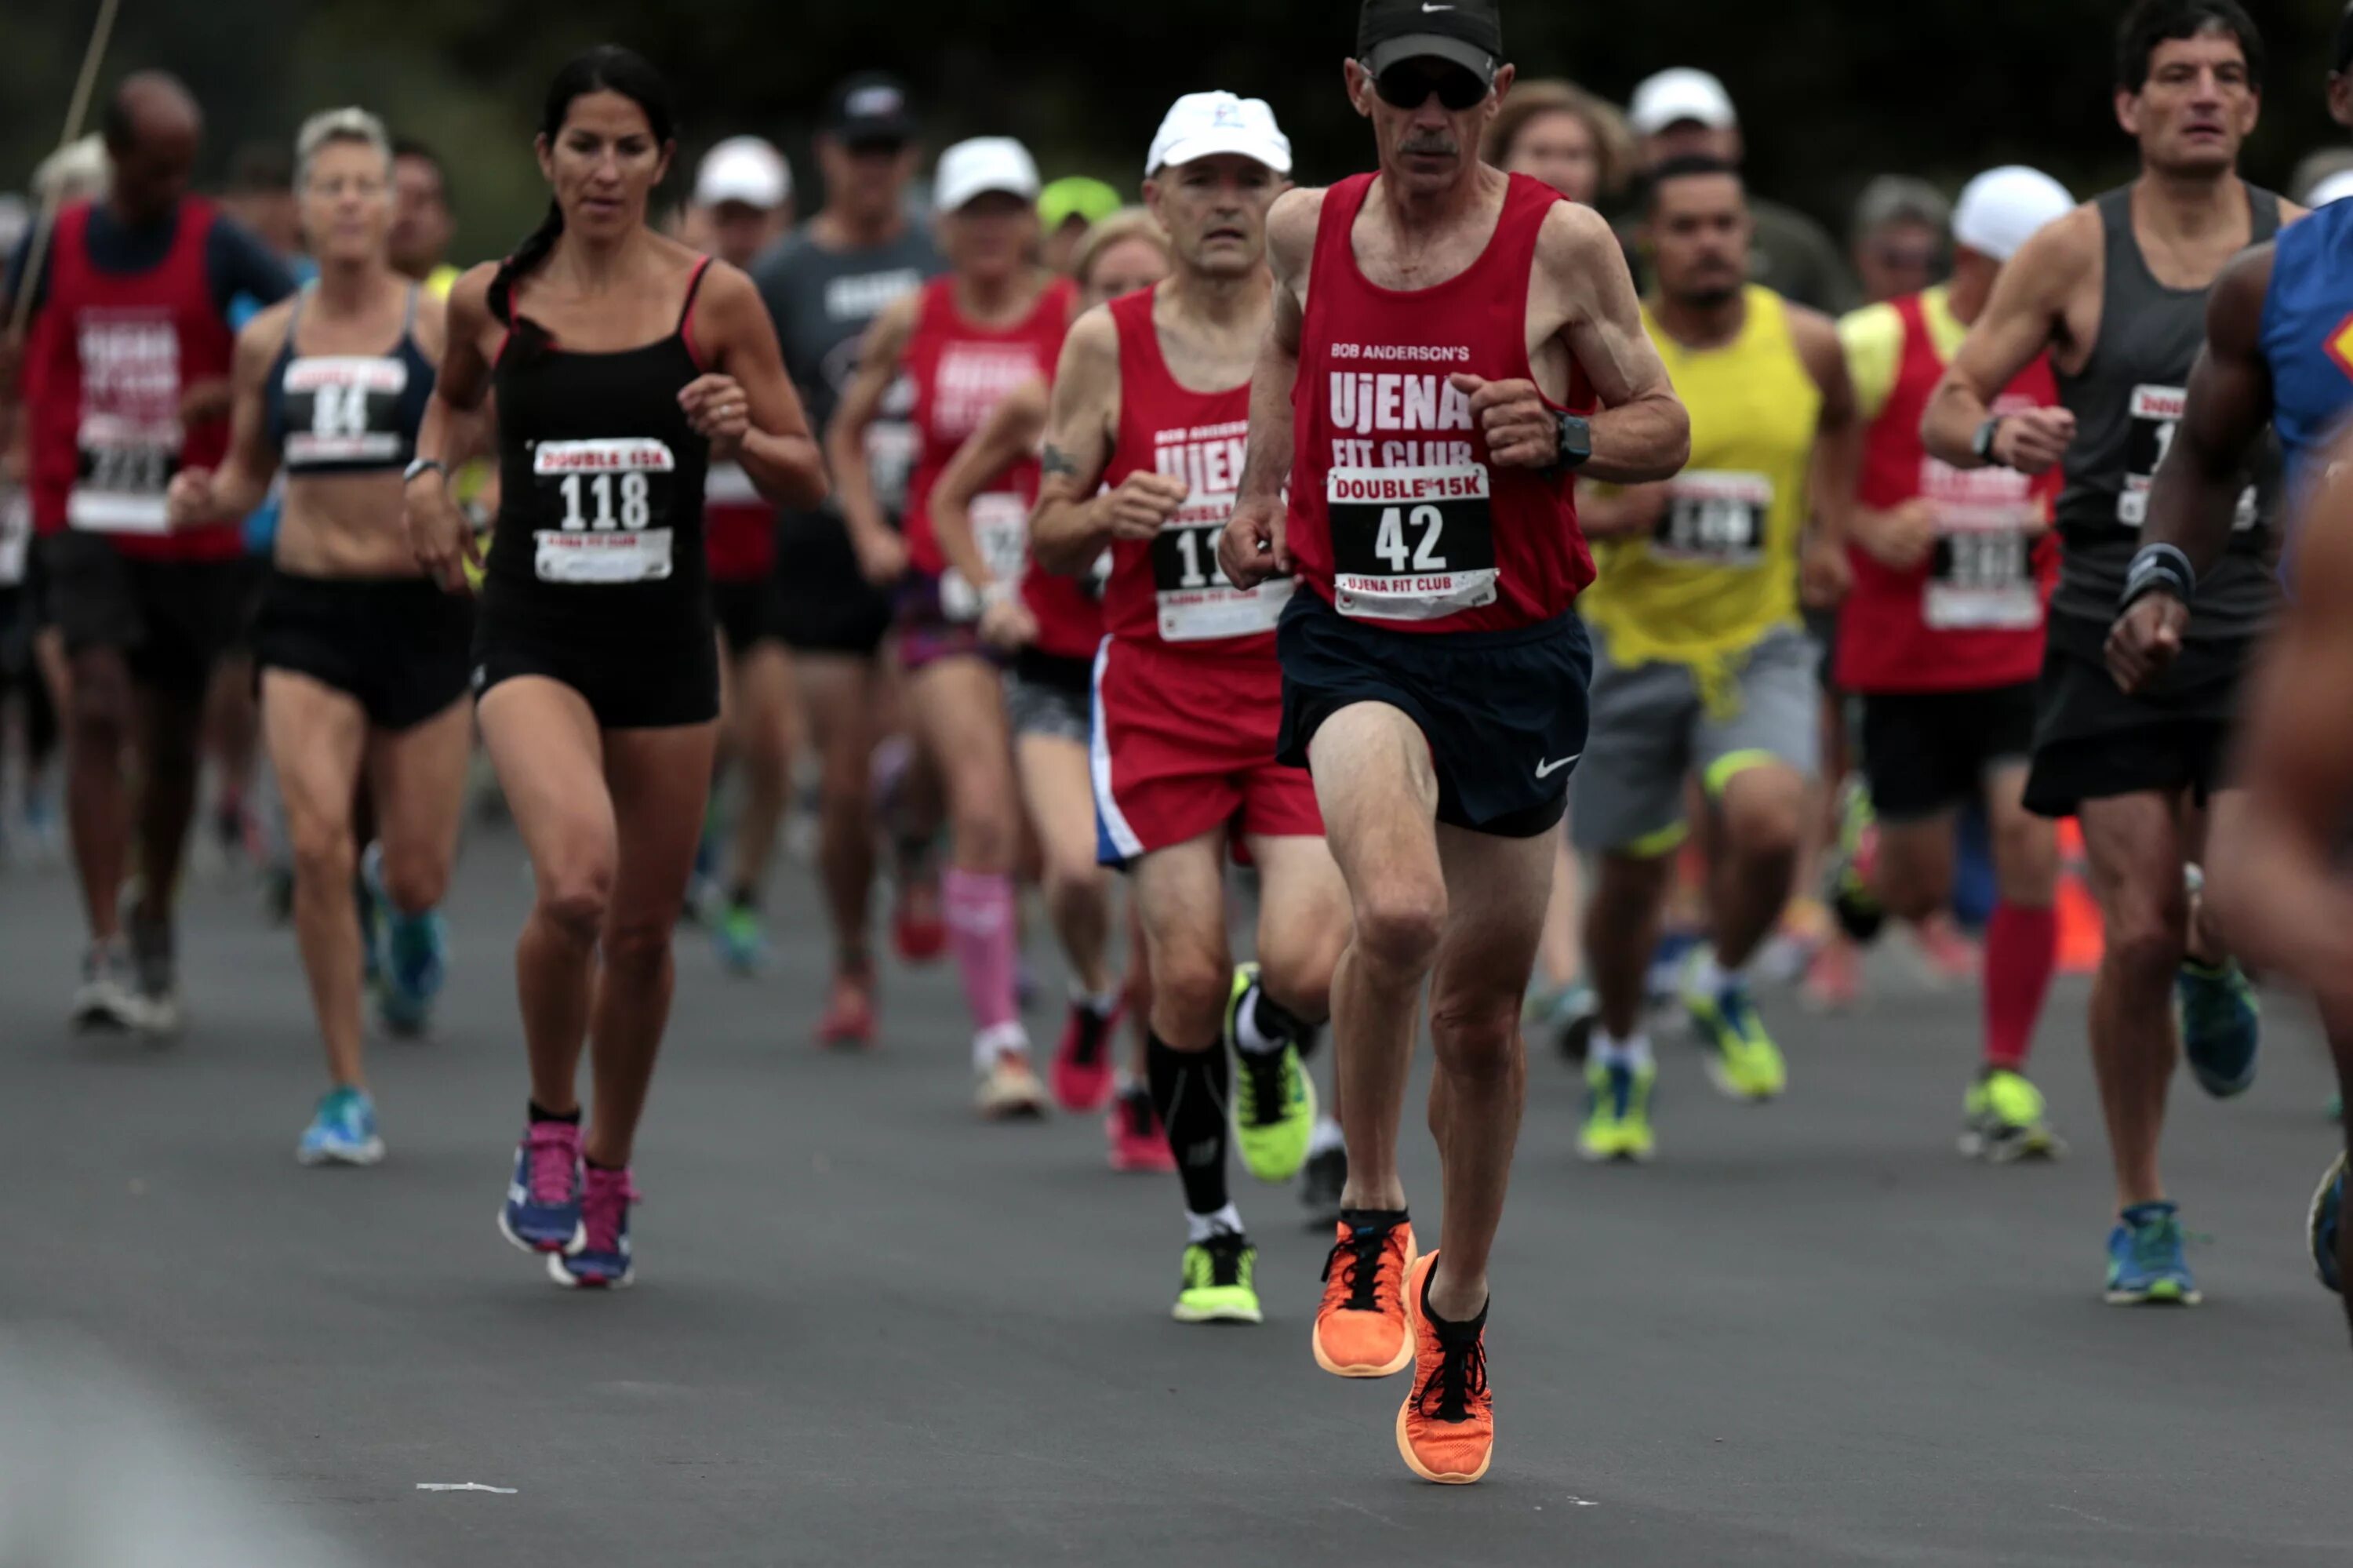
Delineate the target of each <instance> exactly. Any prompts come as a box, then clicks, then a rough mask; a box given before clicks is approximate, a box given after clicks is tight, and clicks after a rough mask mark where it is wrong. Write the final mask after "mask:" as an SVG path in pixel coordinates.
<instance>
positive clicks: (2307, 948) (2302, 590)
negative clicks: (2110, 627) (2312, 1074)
mask: <svg viewBox="0 0 2353 1568" xmlns="http://www.w3.org/2000/svg"><path fill="white" fill-rule="evenodd" d="M2332 456H2333V458H2334V460H2335V461H2332V462H2331V463H2330V465H2329V466H2328V468H2327V471H2326V474H2325V476H2324V477H2323V478H2322V480H2321V481H2320V482H2319V484H2318V485H2317V486H2316V488H2315V490H2314V492H2313V494H2312V498H2311V501H2310V503H2309V504H2308V505H2307V507H2306V511H2305V514H2304V516H2303V518H2302V519H2301V529H2302V532H2301V534H2300V535H2299V539H2298V544H2297V549H2296V566H2295V592H2294V594H2293V595H2292V596H2291V597H2290V599H2289V600H2288V607H2287V611H2286V615H2285V619H2284V622H2283V623H2282V625H2281V626H2280V629H2279V633H2278V635H2277V637H2276V638H2275V639H2274V641H2273V643H2272V646H2271V649H2270V652H2268V653H2267V654H2266V655H2265V656H2264V657H2263V661H2262V664H2261V666H2260V668H2259V670H2258V672H2257V674H2256V676H2255V679H2254V680H2253V683H2252V685H2253V690H2252V692H2251V694H2250V695H2251V699H2252V700H2251V704H2250V706H2249V708H2248V710H2247V711H2248V712H2249V713H2250V715H2251V716H2250V718H2249V721H2248V724H2247V728H2246V731H2245V734H2244V736H2243V746H2244V748H2245V749H2244V753H2243V757H2242V762H2243V767H2242V783H2243V784H2244V785H2245V787H2246V798H2245V800H2244V802H2243V804H2242V808H2241V810H2237V811H2235V812H2225V813H2221V814H2220V815H2218V816H2217V818H2216V819H2215V828H2216V835H2217V837H2218V838H2219V839H2220V840H2221V842H2218V843H2216V844H2214V845H2212V846H2210V849H2209V852H2208V854H2207V856H2206V864H2207V868H2208V869H2207V895H2208V896H2209V897H2211V898H2212V899H2213V900H2214V902H2215V909H2216V912H2217V913H2218V914H2220V915H2221V917H2222V920H2223V922H2224V928H2225V929H2226V930H2228V931H2229V933H2230V938H2231V944H2232V948H2234V949H2235V950H2236V951H2237V952H2238V953H2239V954H2240V955H2241V957H2242V958H2244V959H2248V960H2250V961H2251V962H2253V963H2254V964H2259V965H2262V966H2263V967H2264V968H2267V969H2279V970H2282V971H2284V972H2285V973H2286V974H2288V975H2290V976H2292V977H2293V978H2295V980H2299V981H2301V982H2302V983H2304V984H2306V985H2308V986H2310V987H2312V988H2313V989H2314V991H2316V992H2317V993H2318V994H2319V996H2320V998H2321V1000H2322V1003H2323V1006H2324V1008H2332V1007H2333V1009H2334V1011H2335V1012H2336V1013H2337V1018H2338V1019H2340V1020H2341V1019H2344V1018H2345V1017H2346V1016H2347V1009H2348V1003H2353V882H2348V879H2347V878H2346V875H2345V874H2344V871H2343V869H2342V868H2343V865H2344V861H2343V855H2342V853H2341V852H2342V849H2343V846H2344V843H2345V831H2346V828H2347V826H2348V821H2353V726H2348V725H2347V724H2346V723H2345V722H2344V714H2345V684H2346V682H2347V680H2348V678H2353V468H2348V460H2353V443H2348V442H2344V441H2340V442H2339V443H2338V444H2337V449H2336V450H2335V452H2334V453H2333V454H2332Z"/></svg>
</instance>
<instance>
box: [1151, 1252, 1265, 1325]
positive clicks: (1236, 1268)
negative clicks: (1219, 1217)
mask: <svg viewBox="0 0 2353 1568" xmlns="http://www.w3.org/2000/svg"><path fill="white" fill-rule="evenodd" d="M1257 1272H1258V1248H1256V1247H1254V1246H1252V1245H1250V1241H1249V1239H1248V1238H1247V1237H1244V1236H1241V1235H1239V1234H1235V1233H1234V1232H1232V1231H1215V1232H1212V1233H1211V1234H1210V1235H1209V1239H1208V1241H1202V1242H1195V1243H1193V1244H1192V1245H1189V1246H1187V1247H1186V1249H1185V1288H1184V1289H1182V1290H1179V1291H1178V1292H1177V1293H1176V1306H1175V1307H1174V1308H1171V1309H1170V1315H1171V1316H1172V1317H1174V1318H1175V1319H1176V1320H1177V1321H1178V1322H1179V1323H1261V1322H1264V1321H1265V1320H1266V1319H1265V1315H1264V1314H1263V1313H1261V1311H1260V1310H1259V1306H1258V1290H1257V1288H1256V1287H1255V1286H1254V1285H1253V1284H1252V1277H1253V1276H1255V1275H1256V1274H1257Z"/></svg>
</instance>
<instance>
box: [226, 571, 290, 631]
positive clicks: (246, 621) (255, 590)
mask: <svg viewBox="0 0 2353 1568" xmlns="http://www.w3.org/2000/svg"><path fill="white" fill-rule="evenodd" d="M237 568H238V587H237V630H236V633H235V635H233V636H232V637H230V639H229V642H228V646H229V652H232V653H249V652H252V651H253V647H254V641H253V640H254V638H255V636H256V635H257V633H258V629H259V626H260V624H261V606H262V601H263V600H265V599H268V598H269V583H270V579H271V578H273V577H276V576H277V575H278V568H277V567H276V566H274V565H273V564H272V563H271V561H270V559H269V556H245V557H244V558H243V559H241V560H239V561H238V562H237Z"/></svg>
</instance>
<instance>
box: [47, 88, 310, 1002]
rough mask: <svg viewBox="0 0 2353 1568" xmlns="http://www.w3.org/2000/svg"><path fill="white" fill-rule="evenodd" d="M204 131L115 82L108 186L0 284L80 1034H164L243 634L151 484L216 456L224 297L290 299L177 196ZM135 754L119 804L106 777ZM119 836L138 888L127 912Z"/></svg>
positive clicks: (224, 361) (214, 544) (186, 102)
mask: <svg viewBox="0 0 2353 1568" xmlns="http://www.w3.org/2000/svg"><path fill="white" fill-rule="evenodd" d="M203 126H204V120H203V115H202V114H201V112H200V111H198V109H197V107H196V104H195V100H194V99H192V98H191V97H190V96H189V95H188V90H187V89H186V88H185V87H183V86H182V85H181V84H180V83H179V82H178V81H176V80H174V79H172V78H171V77H168V76H165V75H164V74H162V73H161V72H156V71H140V72H136V73H134V74H132V76H130V77H128V78H126V79H124V80H123V83H122V85H121V87H120V88H119V89H117V90H116V92H115V96H114V99H113V101H112V102H111V105H110V106H109V107H108V110H107V112H106V143H107V151H108V154H109V163H110V173H109V175H108V190H107V195H106V196H105V197H104V198H103V199H102V200H100V201H97V202H88V203H81V204H78V205H75V206H72V207H67V208H66V209H65V210H64V211H63V212H61V213H59V214H58V222H57V228H56V230H55V232H54V235H53V237H52V240H53V242H52V243H51V245H50V246H49V248H48V249H47V252H46V254H45V255H44V257H43V260H42V270H41V271H40V273H39V274H38V275H37V276H36V277H33V278H26V277H23V276H21V274H20V273H19V275H12V277H11V278H10V280H9V284H8V287H7V289H6V290H5V291H0V292H5V293H6V294H9V295H14V294H16V293H17V292H19V291H22V292H24V293H26V294H27V295H28V296H29V297H30V300H31V302H32V308H33V314H32V325H31V331H30V334H29V337H28V340H27V342H26V344H25V351H24V352H25V361H24V364H25V400H26V408H27V410H28V412H29V414H30V418H31V426H30V438H31V440H30V455H31V459H32V483H31V490H32V498H33V527H34V530H35V532H36V533H37V535H39V544H38V548H39V550H40V553H41V565H42V568H43V570H44V571H45V572H46V574H47V580H48V583H49V590H48V591H49V600H50V604H51V606H52V608H53V609H54V611H55V614H56V617H57V621H58V630H60V631H61V632H63V634H64V636H65V643H66V652H67V656H68V657H69V660H70V661H71V663H72V668H73V703H72V706H71V711H70V712H69V715H67V721H68V726H69V728H68V736H69V740H68V745H67V749H66V758H67V774H68V806H69V810H68V817H69V826H70V828H71V830H72V835H73V850H74V868H75V871H76V872H77V874H79V878H80V882H81V889H82V903H83V907H84V909H85V910H86V911H87V914H88V917H89V922H90V948H89V951H88V954H87V955H86V956H85V958H84V959H83V961H82V978H81V986H80V989H79V991H77V992H76V994H75V998H74V1012H73V1016H74V1021H75V1022H76V1023H77V1024H78V1025H80V1026H83V1027H90V1026H98V1027H114V1028H121V1027H130V1028H136V1029H141V1030H144V1031H148V1032H151V1033H171V1032H172V1031H174V1029H176V1028H177V1027H178V1023H179V1001H178V981H177V978H176V974H175V969H174V961H173V930H172V906H173V901H174V895H175V892H176V890H177V887H178V885H179V877H180V866H181V861H182V852H183V850H184V849H185V845H186V843H187V832H188V823H189V820H190V818H191V817H192V816H193V815H194V813H195V796H196V773H197V750H196V743H197V734H198V729H199V726H200V724H201V721H202V718H203V713H204V699H205V694H206V688H207V686H208V684H209V683H210V680H211V675H212V671H213V666H214V664H215V663H216V662H217V661H218V660H219V658H220V655H221V652H222V651H223V650H224V649H225V648H227V645H228V644H229V643H230V642H231V641H233V640H234V639H235V638H236V637H237V634H238V632H239V630H241V623H242V620H243V616H244V604H245V586H244V585H245V581H246V579H245V577H244V575H243V572H242V567H243V561H242V557H243V556H244V553H245V545H244V540H243V537H242V535H241V533H240V531H239V529H238V526H237V524H235V523H224V524H205V525H201V526H195V527H188V528H180V529H174V528H172V527H170V525H169V520H168V518H167V516H166V514H165V510H164V489H165V486H166V485H167V484H168V483H169V482H170V480H171V477H172V474H173V473H174V471H176V470H177V469H178V468H180V467H181V466H183V465H186V466H190V467H213V466H216V465H217V464H218V463H219V461H220V460H221V457H222V454H223V453H225V452H226V451H227V450H228V418H227V415H228V406H229V391H228V387H229V369H230V366H231V363H232V360H233V358H234V355H235V348H236V338H235V336H234V334H232V333H231V332H230V330H229V324H228V313H229V307H230V302H231V301H232V300H233V299H235V298H236V297H237V295H238V294H240V293H248V294H251V295H252V296H253V297H254V298H255V299H256V300H257V301H258V302H260V303H262V304H265V305H266V304H271V303H274V302H277V301H278V300H280V299H282V298H284V297H285V296H286V295H288V294H290V293H291V292H293V289H294V282H293V280H292V279H291V278H290V277H289V276H287V273H286V269H285V268H284V266H283V265H281V264H280V262H279V261H278V260H276V259H275V258H274V257H272V256H271V255H270V254H269V252H268V251H267V250H265V249H262V247H261V245H260V243H259V241H258V240H256V239H255V238H253V237H252V236H251V235H250V234H248V233H247V232H246V231H245V230H244V229H242V228H237V225H235V224H233V223H231V222H230V221H229V220H228V219H227V217H223V216H222V215H221V214H220V213H219V212H218V211H217V210H216V208H214V207H213V206H212V205H211V204H210V203H208V202H206V201H204V200H203V199H201V198H199V197H196V196H190V195H189V194H188V179H189V175H190V173H191V171H192V170H193V169H194V167H195V160H196V150H197V144H198V141H199V139H200V137H201V135H202V132H203ZM24 265H25V253H24V252H19V255H18V259H17V262H16V267H17V268H18V269H19V270H21V269H22V268H23V266H24ZM0 379H5V373H0ZM133 752H135V753H136V754H137V756H138V758H139V773H140V776H141V787H140V789H139V790H138V792H137V796H136V803H135V805H134V802H133V796H132V790H131V789H130V786H129V785H128V783H127V782H126V772H125V768H124V766H123V765H124V762H125V760H126V758H128V756H129V755H130V754H132V753H133ZM133 842H136V844H137V846H138V853H137V857H136V858H137V863H138V870H139V896H138V899H137V901H136V902H135V903H134V904H133V905H132V906H131V907H130V908H129V909H128V910H125V909H124V908H123V907H122V905H121V892H120V890H121V887H122V885H123V883H124V880H125V877H126V875H127V874H128V873H129V872H130V870H131V867H132V858H133V857H132V844H133Z"/></svg>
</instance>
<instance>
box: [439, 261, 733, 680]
mask: <svg viewBox="0 0 2353 1568" xmlns="http://www.w3.org/2000/svg"><path fill="white" fill-rule="evenodd" d="M708 266H709V262H708V261H707V260H706V261H704V262H702V264H700V265H698V266H697V267H696V268H695V270H694V276H693V279H692V280H691V281H690V282H689V283H688V284H687V290H686V304H685V306H684V307H683V308H682V309H681V311H680V313H679V320H678V326H677V328H676V329H675V330H674V331H672V332H671V334H670V335H669V336H668V337H665V338H663V339H661V340H660V341H659V342H658V343H650V344H646V345H645V346H643V347H641V348H626V349H621V350H618V351H617V352H614V353H609V354H583V353H575V352H572V351H569V350H566V349H565V348H564V347H562V346H561V344H557V343H555V342H554V341H553V340H552V339H550V338H548V337H547V336H546V335H545V334H544V333H543V331H542V330H541V329H539V328H537V327H536V326H535V325H533V324H532V323H529V322H527V321H522V322H518V321H516V320H514V319H513V315H512V309H513V307H512V302H511V301H509V300H494V301H493V302H492V309H493V311H494V312H495V313H497V314H498V316H499V317H500V319H501V320H502V321H506V322H508V323H509V325H510V327H511V328H512V330H511V332H510V333H509V335H508V338H507V343H506V346H505V347H504V348H503V349H502V350H501V352H500V355H499V361H498V364H497V366H495V367H494V368H493V370H492V372H491V381H492V384H493V386H494V387H495V388H496V390H497V393H498V408H499V516H498V526H497V531H496V533H495V534H494V535H492V537H491V553H490V558H489V560H488V561H487V562H486V563H485V564H484V582H483V586H482V613H483V616H484V618H485V619H486V620H504V621H507V622H509V623H511V624H515V625H520V626H527V627H529V628H531V629H533V630H538V631H540V632H542V633H543V634H551V635H554V636H556V637H565V638H568V637H573V636H577V637H579V638H581V639H582V640H584V641H588V642H591V643H594V644H597V645H603V646H612V645H614V644H615V642H616V641H617V640H618V641H622V642H625V643H626V644H627V645H628V647H629V648H630V649H631V650H632V651H633V652H635V651H640V650H649V651H651V652H656V653H659V652H664V651H666V650H669V649H671V648H679V649H692V648H694V647H695V646H696V645H697V644H698V643H700V644H703V645H707V644H709V642H710V641H711V639H712V616H711V590H710V571H709V567H708V566H707V564H706V562H705V561H704V558H703V548H702V482H703V471H704V470H705V468H706V467H707V466H708V464H709V461H710V445H709V443H708V442H706V441H705V440H703V439H702V437H701V436H699V435H697V434H696V433H695V431H694V429H693V427H692V426H691V425H689V424H688V423H687V418H686V414H685V412H684V411H683V410H681V408H679V406H678V395H679V392H680V390H681V388H682V387H685V386H686V385H687V383H689V382H691V381H692V380H694V379H695V378H696V377H697V376H701V375H702V374H703V367H702V365H701V363H700V362H699V361H698V360H697V359H696V358H695V355H694V350H693V348H692V347H691V345H690V344H689V343H688V341H687V335H686V328H687V323H688V322H689V320H690V319H691V317H692V315H693V313H694V297H695V294H696V293H697V292H698V291H700V290H701V289H702V274H703V270H704V269H705V268H706V267H708ZM527 338H528V339H532V340H533V341H530V342H526V341H525V340H526V339H527Z"/></svg>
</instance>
